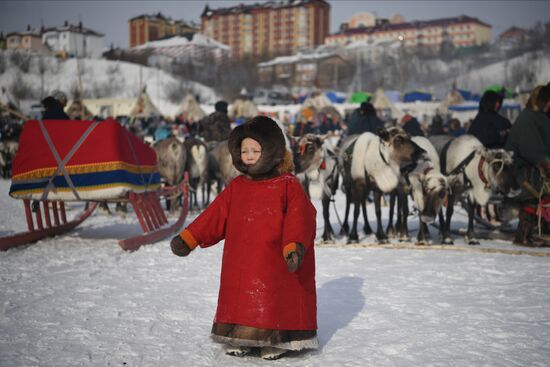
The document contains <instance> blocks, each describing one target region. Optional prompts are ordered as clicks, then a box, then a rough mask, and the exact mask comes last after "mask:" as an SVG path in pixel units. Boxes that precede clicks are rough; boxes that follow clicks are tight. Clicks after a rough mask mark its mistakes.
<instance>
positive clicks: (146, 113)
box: [130, 88, 161, 117]
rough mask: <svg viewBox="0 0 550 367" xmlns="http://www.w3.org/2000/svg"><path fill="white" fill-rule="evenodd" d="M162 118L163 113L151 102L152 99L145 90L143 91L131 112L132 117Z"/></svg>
mask: <svg viewBox="0 0 550 367" xmlns="http://www.w3.org/2000/svg"><path fill="white" fill-rule="evenodd" d="M154 115H157V116H160V115H161V113H160V111H159V110H158V108H157V107H155V105H154V104H153V102H152V101H151V98H150V97H149V95H148V94H147V91H146V90H145V88H143V90H142V91H141V94H140V95H139V97H138V99H137V101H136V104H135V105H134V107H133V108H132V110H131V111H130V116H132V117H151V116H154Z"/></svg>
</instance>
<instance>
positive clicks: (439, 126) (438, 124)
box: [430, 115, 447, 136]
mask: <svg viewBox="0 0 550 367" xmlns="http://www.w3.org/2000/svg"><path fill="white" fill-rule="evenodd" d="M432 135H447V132H446V131H445V127H444V126H443V118H441V116H439V115H435V116H434V117H433V118H432V124H431V125H430V136H432Z"/></svg>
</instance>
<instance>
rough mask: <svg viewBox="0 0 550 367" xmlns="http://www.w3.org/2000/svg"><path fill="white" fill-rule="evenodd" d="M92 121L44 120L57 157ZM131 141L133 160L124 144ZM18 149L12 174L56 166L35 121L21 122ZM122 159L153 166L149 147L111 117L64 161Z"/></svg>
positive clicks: (127, 146) (70, 146)
mask: <svg viewBox="0 0 550 367" xmlns="http://www.w3.org/2000/svg"><path fill="white" fill-rule="evenodd" d="M92 123H93V121H77V120H75V121H71V120H46V121H44V126H45V127H46V130H47V131H48V134H49V135H50V138H51V139H52V142H53V144H54V146H55V148H56V149H57V152H58V153H59V156H60V158H61V160H63V159H64V158H65V156H66V155H67V154H68V153H69V151H70V150H71V149H72V147H73V145H75V143H76V142H77V141H78V139H80V137H81V136H82V134H84V132H85V131H86V129H87V128H88V127H89V126H90V125H91V124H92ZM126 136H128V137H129V140H130V141H131V142H132V145H133V148H134V150H135V152H136V156H137V162H136V159H135V158H134V155H133V153H132V149H131V147H130V145H129V144H128V140H127V138H126ZM19 144H20V145H19V146H20V149H19V151H18V152H17V156H16V157H15V161H14V163H13V176H17V175H19V174H23V173H26V172H29V171H33V170H35V169H40V168H50V167H57V162H56V160H55V158H54V155H53V154H52V152H51V150H50V147H49V146H48V144H47V143H46V140H45V138H44V135H43V134H42V130H41V129H40V126H39V125H38V121H35V120H31V121H27V122H26V123H25V126H24V129H23V133H22V134H21V139H20V142H19ZM115 161H122V162H126V163H130V164H136V165H137V164H138V162H139V165H140V166H155V165H156V163H157V157H156V154H155V152H154V150H153V149H151V148H150V147H148V146H146V145H145V144H143V143H142V142H141V141H140V140H139V139H138V138H137V137H135V136H134V135H133V134H131V133H129V132H128V131H127V130H126V129H124V127H122V126H121V125H120V124H119V123H118V122H116V121H114V120H106V121H102V122H100V123H99V124H98V125H97V126H96V127H95V129H94V130H93V131H92V133H91V134H90V135H89V136H88V137H87V138H86V140H84V142H83V143H82V145H81V146H80V148H79V149H78V150H77V151H76V153H75V154H74V155H73V156H72V157H71V159H70V160H69V161H68V162H67V166H71V165H84V164H90V163H101V162H115Z"/></svg>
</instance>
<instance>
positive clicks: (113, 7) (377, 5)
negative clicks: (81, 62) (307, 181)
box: [0, 0, 550, 47]
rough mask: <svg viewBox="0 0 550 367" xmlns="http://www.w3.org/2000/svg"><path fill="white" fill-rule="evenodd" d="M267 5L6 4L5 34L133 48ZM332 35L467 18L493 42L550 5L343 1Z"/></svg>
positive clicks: (0, 5)
mask: <svg viewBox="0 0 550 367" xmlns="http://www.w3.org/2000/svg"><path fill="white" fill-rule="evenodd" d="M256 2H261V1H259V0H258V1H246V0H241V1H233V0H223V1H222V0H216V1H192V0H187V1H106V0H99V1H47V0H43V1H24V0H23V1H21V0H19V1H0V31H1V32H3V33H4V34H6V33H9V32H13V31H23V30H24V29H25V28H26V27H27V24H30V25H31V26H33V27H39V26H40V25H42V24H43V25H44V26H46V27H51V26H58V25H62V24H63V22H64V21H65V20H68V21H69V22H71V23H78V22H79V21H82V22H83V24H84V26H86V27H88V28H91V29H93V30H96V31H99V32H102V33H104V34H105V46H109V45H110V44H111V43H113V44H114V45H115V46H120V47H127V46H128V19H130V18H132V17H134V16H137V15H141V14H153V13H156V12H159V11H160V12H162V13H163V14H164V15H167V16H169V17H171V18H173V19H183V20H187V21H195V22H197V23H200V14H201V13H202V11H203V9H204V6H205V5H206V4H207V3H208V4H209V6H210V7H211V8H220V7H229V6H234V5H238V4H240V3H247V4H250V3H256ZM329 3H330V4H331V19H330V23H331V31H332V32H335V31H336V30H337V29H338V26H339V25H340V23H342V22H345V21H347V20H348V19H349V18H350V17H351V16H352V15H353V14H355V13H358V12H364V11H369V12H374V13H376V14H377V15H378V16H380V17H391V16H392V15H394V14H396V13H399V14H401V15H403V16H404V17H405V19H406V20H425V19H434V18H443V17H452V16H458V15H461V14H466V15H469V16H472V17H477V18H479V19H480V20H482V21H484V22H486V23H489V24H491V25H492V26H493V37H495V36H496V35H498V34H499V33H501V32H502V31H504V30H506V29H507V28H508V27H510V26H512V25H515V26H519V27H531V26H533V25H534V24H535V22H537V21H541V22H543V23H545V22H550V1H361V0H356V1H348V0H346V1H340V0H330V1H329Z"/></svg>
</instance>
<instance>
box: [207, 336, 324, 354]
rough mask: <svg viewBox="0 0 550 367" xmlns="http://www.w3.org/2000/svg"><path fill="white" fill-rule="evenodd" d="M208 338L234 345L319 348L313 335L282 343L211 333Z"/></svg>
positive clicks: (294, 348) (288, 348)
mask: <svg viewBox="0 0 550 367" xmlns="http://www.w3.org/2000/svg"><path fill="white" fill-rule="evenodd" d="M210 338H211V339H212V340H213V341H215V342H216V343H222V344H230V345H233V346H236V347H274V348H280V349H286V350H293V351H299V350H304V349H319V339H317V336H314V337H312V338H311V339H304V340H291V341H288V342H282V343H272V342H270V341H266V340H249V339H238V338H231V337H227V336H220V335H216V334H211V335H210Z"/></svg>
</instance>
